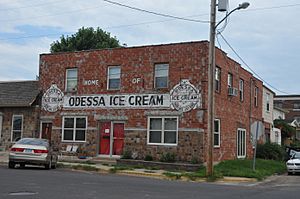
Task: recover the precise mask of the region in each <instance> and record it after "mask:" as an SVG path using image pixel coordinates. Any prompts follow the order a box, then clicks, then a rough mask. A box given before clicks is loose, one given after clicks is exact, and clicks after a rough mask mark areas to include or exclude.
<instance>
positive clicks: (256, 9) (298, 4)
mask: <svg viewBox="0 0 300 199" xmlns="http://www.w3.org/2000/svg"><path fill="white" fill-rule="evenodd" d="M296 6H300V3H296V4H289V5H280V6H271V7H261V8H252V9H248V10H245V11H244V12H249V11H259V10H273V9H278V8H289V7H296Z"/></svg>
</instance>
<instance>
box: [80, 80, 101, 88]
mask: <svg viewBox="0 0 300 199" xmlns="http://www.w3.org/2000/svg"><path fill="white" fill-rule="evenodd" d="M83 85H85V86H91V85H95V86H98V85H99V80H98V79H90V80H84V81H83Z"/></svg>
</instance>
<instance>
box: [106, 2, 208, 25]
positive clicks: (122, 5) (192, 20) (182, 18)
mask: <svg viewBox="0 0 300 199" xmlns="http://www.w3.org/2000/svg"><path fill="white" fill-rule="evenodd" d="M103 1H105V2H107V3H111V4H114V5H118V6H121V7H125V8H129V9H132V10H137V11H140V12H145V13H149V14H153V15H157V16H161V17H168V18H173V19H179V20H184V21H191V22H198V23H209V21H203V20H196V19H188V18H184V17H177V16H174V15H169V14H163V13H158V12H153V11H149V10H145V9H141V8H137V7H133V6H128V5H125V4H122V3H119V2H116V1H110V0H103Z"/></svg>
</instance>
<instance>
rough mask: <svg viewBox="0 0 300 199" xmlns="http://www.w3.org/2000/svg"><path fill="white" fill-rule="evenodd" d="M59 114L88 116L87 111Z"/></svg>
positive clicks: (62, 113) (62, 114)
mask: <svg viewBox="0 0 300 199" xmlns="http://www.w3.org/2000/svg"><path fill="white" fill-rule="evenodd" d="M60 115H61V116H88V115H89V113H88V112H72V113H71V112H61V113H60Z"/></svg>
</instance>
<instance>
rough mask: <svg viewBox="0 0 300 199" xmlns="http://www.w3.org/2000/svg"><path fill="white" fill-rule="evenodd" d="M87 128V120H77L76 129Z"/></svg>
mask: <svg viewBox="0 0 300 199" xmlns="http://www.w3.org/2000/svg"><path fill="white" fill-rule="evenodd" d="M85 127H86V120H85V118H76V128H83V129H85Z"/></svg>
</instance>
